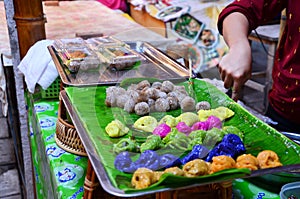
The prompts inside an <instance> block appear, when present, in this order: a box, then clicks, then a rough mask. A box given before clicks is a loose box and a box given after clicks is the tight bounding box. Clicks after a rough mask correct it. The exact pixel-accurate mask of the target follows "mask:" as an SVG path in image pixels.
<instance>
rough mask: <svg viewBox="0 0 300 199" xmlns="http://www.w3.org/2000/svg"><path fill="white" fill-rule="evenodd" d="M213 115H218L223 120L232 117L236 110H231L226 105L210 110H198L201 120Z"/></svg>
mask: <svg viewBox="0 0 300 199" xmlns="http://www.w3.org/2000/svg"><path fill="white" fill-rule="evenodd" d="M211 115H213V116H216V117H218V118H219V119H220V120H222V121H223V120H225V119H227V118H230V117H232V116H233V115H234V112H233V111H232V110H230V109H229V108H227V107H224V106H220V107H218V108H215V109H210V110H199V111H198V116H199V120H200V121H205V120H207V118H208V117H209V116H211Z"/></svg>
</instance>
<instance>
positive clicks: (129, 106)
mask: <svg viewBox="0 0 300 199" xmlns="http://www.w3.org/2000/svg"><path fill="white" fill-rule="evenodd" d="M134 107H135V100H134V99H133V98H129V99H128V100H127V102H126V103H125V104H124V110H125V111H127V112H128V113H133V112H134Z"/></svg>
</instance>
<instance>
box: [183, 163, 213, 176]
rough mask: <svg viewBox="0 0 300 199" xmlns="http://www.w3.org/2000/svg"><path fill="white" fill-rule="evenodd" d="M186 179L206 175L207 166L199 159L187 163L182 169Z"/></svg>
mask: <svg viewBox="0 0 300 199" xmlns="http://www.w3.org/2000/svg"><path fill="white" fill-rule="evenodd" d="M182 170H183V172H184V175H185V176H186V177H196V176H202V175H206V174H208V171H209V167H208V164H207V163H206V162H205V161H204V160H201V159H195V160H192V161H189V162H188V163H186V164H185V165H183V168H182Z"/></svg>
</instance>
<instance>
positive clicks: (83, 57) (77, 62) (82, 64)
mask: <svg viewBox="0 0 300 199" xmlns="http://www.w3.org/2000/svg"><path fill="white" fill-rule="evenodd" d="M59 55H60V57H61V59H62V62H63V64H64V65H65V66H66V67H67V68H68V69H69V71H70V72H72V73H74V72H77V71H78V70H79V69H82V70H87V69H88V68H90V67H92V68H95V67H97V65H98V64H99V63H100V62H99V60H98V58H97V56H96V55H95V53H93V52H92V51H91V50H89V49H88V48H69V49H64V50H61V51H60V53H59Z"/></svg>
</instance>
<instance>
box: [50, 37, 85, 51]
mask: <svg viewBox="0 0 300 199" xmlns="http://www.w3.org/2000/svg"><path fill="white" fill-rule="evenodd" d="M53 47H54V48H55V50H56V51H58V52H60V51H63V50H66V49H69V48H83V47H85V41H84V40H83V39H82V38H80V37H76V38H67V39H57V40H55V41H54V42H53Z"/></svg>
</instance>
